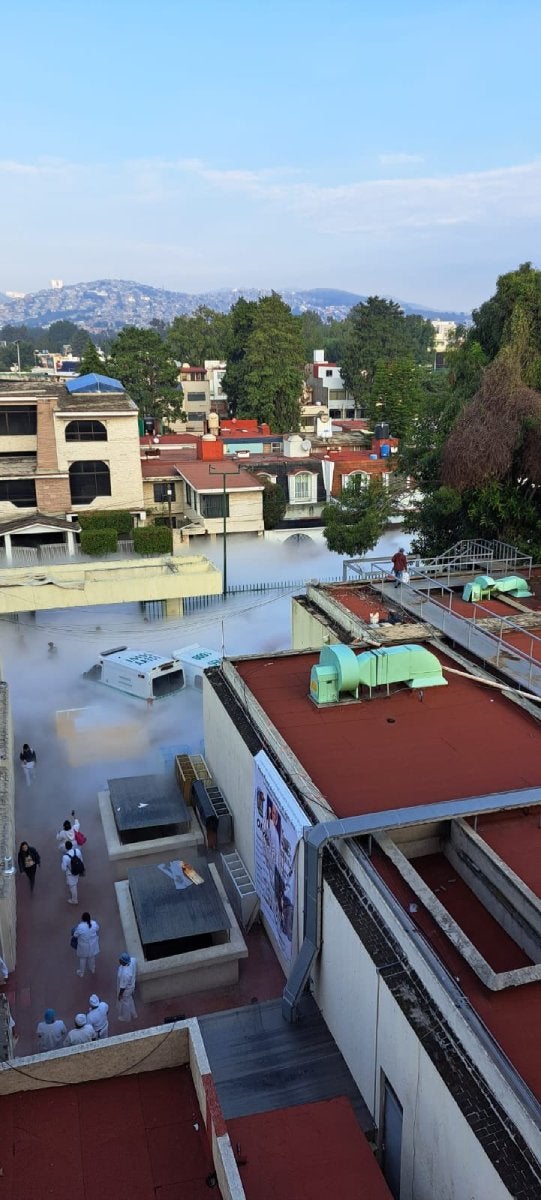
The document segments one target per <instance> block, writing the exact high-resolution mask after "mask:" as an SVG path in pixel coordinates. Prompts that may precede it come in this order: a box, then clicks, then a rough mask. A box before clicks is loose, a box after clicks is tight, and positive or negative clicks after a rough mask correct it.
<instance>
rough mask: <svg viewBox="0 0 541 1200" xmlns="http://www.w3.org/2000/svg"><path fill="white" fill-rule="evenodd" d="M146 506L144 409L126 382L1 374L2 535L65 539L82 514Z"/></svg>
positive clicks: (7, 538) (9, 538)
mask: <svg viewBox="0 0 541 1200" xmlns="http://www.w3.org/2000/svg"><path fill="white" fill-rule="evenodd" d="M142 508H143V485H142V478H141V467H140V449H139V429H138V413H137V407H136V405H135V404H134V402H133V400H131V399H130V397H129V396H128V395H127V393H126V392H125V391H124V389H123V388H122V385H121V384H119V383H118V382H117V381H115V380H109V379H106V378H103V381H102V379H101V377H100V376H86V377H84V378H78V379H75V380H73V381H71V382H70V383H68V384H66V385H63V384H60V383H56V382H55V383H53V382H51V381H49V380H43V379H37V380H33V379H28V378H27V379H19V378H16V379H13V380H12V379H9V380H0V537H3V538H4V547H5V550H6V556H7V557H8V558H9V556H10V553H11V543H12V541H14V543H15V544H17V543H19V544H21V543H22V544H24V543H25V542H28V539H29V538H33V539H34V540H36V539H37V540H38V542H39V541H43V540H48V541H49V542H54V541H58V540H66V541H67V543H68V547H69V548H70V549H73V535H74V531H75V528H76V527H75V526H74V525H73V521H72V518H73V517H74V516H75V514H79V513H82V512H85V513H86V512H92V511H96V510H103V509H128V510H130V511H131V512H134V513H135V512H139V511H141V510H142Z"/></svg>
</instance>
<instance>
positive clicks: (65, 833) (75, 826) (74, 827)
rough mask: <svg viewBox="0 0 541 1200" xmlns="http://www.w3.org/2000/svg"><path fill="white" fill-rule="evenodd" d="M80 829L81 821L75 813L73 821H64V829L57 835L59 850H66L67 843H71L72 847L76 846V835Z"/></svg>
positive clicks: (72, 817) (72, 816) (72, 815)
mask: <svg viewBox="0 0 541 1200" xmlns="http://www.w3.org/2000/svg"><path fill="white" fill-rule="evenodd" d="M80 828H81V826H80V824H79V821H78V820H77V817H76V816H75V813H74V812H72V814H71V820H66V821H64V824H63V826H62V829H60V830H59V831H58V833H57V835H56V840H57V842H58V849H59V850H65V848H66V842H71V844H72V846H76V845H77V838H76V837H75V834H76V833H78V832H79V830H80Z"/></svg>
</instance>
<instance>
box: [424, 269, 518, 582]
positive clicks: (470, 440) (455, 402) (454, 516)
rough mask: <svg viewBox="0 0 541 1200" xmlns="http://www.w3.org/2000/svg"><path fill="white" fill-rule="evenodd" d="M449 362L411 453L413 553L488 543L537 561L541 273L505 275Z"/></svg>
mask: <svg viewBox="0 0 541 1200" xmlns="http://www.w3.org/2000/svg"><path fill="white" fill-rule="evenodd" d="M448 361H449V376H448V383H447V394H446V395H445V392H444V391H442V393H441V395H440V396H437V397H435V404H434V408H433V411H432V412H431V414H430V416H427V418H426V419H425V420H424V422H420V424H419V428H418V430H417V431H416V436H415V446H414V448H413V449H412V450H411V452H408V453H407V454H406V456H405V458H406V460H407V459H408V457H409V462H406V469H409V470H411V472H412V473H414V474H415V477H416V479H417V481H418V484H419V486H420V488H421V489H422V491H423V492H424V493H425V496H424V500H423V502H422V504H421V506H420V509H419V511H418V512H417V513H414V514H411V515H410V517H409V518H408V521H407V526H408V528H409V530H410V531H411V532H413V533H414V543H413V544H414V549H415V550H416V551H418V552H419V553H421V554H424V555H430V554H436V553H440V552H441V551H442V550H444V549H446V547H447V546H449V545H450V544H452V543H453V542H454V541H457V540H458V539H459V538H465V537H476V536H482V537H485V538H493V539H502V540H503V541H506V542H510V543H513V544H514V545H517V546H519V547H520V548H521V549H522V550H523V551H525V552H527V553H531V554H533V555H534V557H535V558H537V559H539V557H541V392H540V391H539V390H538V389H539V388H541V272H539V271H536V270H534V269H533V268H532V266H531V265H530V264H529V263H525V264H523V265H522V266H521V267H519V268H518V270H516V271H511V272H509V273H508V274H507V275H502V276H501V277H500V278H499V279H498V282H497V286H496V292H495V294H494V296H492V297H491V299H490V300H488V301H487V302H486V303H485V304H483V305H481V307H480V308H479V309H478V310H476V311H475V312H474V314H473V324H472V326H471V328H470V329H469V330H468V331H467V333H465V337H464V339H463V341H462V343H461V344H458V345H457V346H456V347H455V348H454V349H453V350H452V351H451V353H450V354H449V356H448ZM415 451H417V455H416V458H415Z"/></svg>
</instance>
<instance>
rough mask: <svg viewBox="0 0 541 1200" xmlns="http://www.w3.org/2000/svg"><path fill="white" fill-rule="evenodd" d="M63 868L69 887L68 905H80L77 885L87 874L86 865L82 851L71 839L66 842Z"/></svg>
mask: <svg viewBox="0 0 541 1200" xmlns="http://www.w3.org/2000/svg"><path fill="white" fill-rule="evenodd" d="M61 867H62V870H63V871H64V873H65V876H66V883H67V885H68V904H78V903H79V899H78V896H77V884H78V882H79V879H80V877H81V876H82V875H84V873H85V864H84V862H83V856H82V854H81V851H80V850H79V849H78V847H77V846H74V845H73V842H70V841H69V839H68V841H67V842H66V846H65V852H64V854H63V856H62V862H61Z"/></svg>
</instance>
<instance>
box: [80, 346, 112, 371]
mask: <svg viewBox="0 0 541 1200" xmlns="http://www.w3.org/2000/svg"><path fill="white" fill-rule="evenodd" d="M93 373H95V374H97V375H108V374H109V372H108V370H107V364H106V363H104V362H102V360H101V358H100V356H99V354H98V351H97V350H96V347H95V345H94V342H87V343H86V346H85V348H84V351H83V354H82V357H81V362H80V364H79V375H92V374H93Z"/></svg>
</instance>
